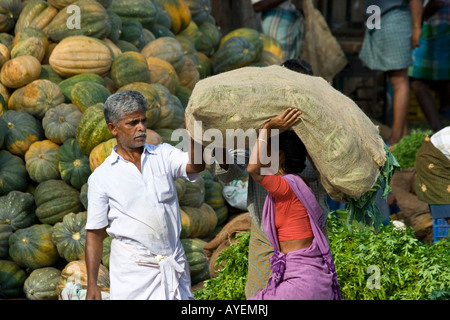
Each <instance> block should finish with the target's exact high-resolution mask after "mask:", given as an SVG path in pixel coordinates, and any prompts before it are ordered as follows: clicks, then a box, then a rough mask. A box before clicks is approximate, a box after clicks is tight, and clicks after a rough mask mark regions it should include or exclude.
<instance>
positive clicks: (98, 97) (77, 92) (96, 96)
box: [70, 81, 111, 113]
mask: <svg viewBox="0 0 450 320" xmlns="http://www.w3.org/2000/svg"><path fill="white" fill-rule="evenodd" d="M110 94H111V92H109V90H108V89H107V88H106V87H105V86H103V85H101V84H98V83H96V82H92V81H81V82H78V83H76V84H75V85H74V86H73V88H72V91H70V100H71V101H72V103H73V104H74V105H76V106H77V108H78V109H79V110H80V111H81V112H82V113H83V112H85V111H86V109H87V108H89V107H91V106H93V105H95V104H97V103H104V102H105V101H106V99H108V97H109V96H110Z"/></svg>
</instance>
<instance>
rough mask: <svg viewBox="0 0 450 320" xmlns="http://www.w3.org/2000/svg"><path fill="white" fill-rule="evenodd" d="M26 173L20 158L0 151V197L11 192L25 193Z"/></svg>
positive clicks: (26, 184)
mask: <svg viewBox="0 0 450 320" xmlns="http://www.w3.org/2000/svg"><path fill="white" fill-rule="evenodd" d="M27 186H28V173H27V170H26V168H25V162H24V161H23V159H22V158H20V157H18V156H16V155H13V154H12V153H10V152H8V151H6V150H0V196H3V195H6V194H8V193H9V192H11V191H14V190H17V191H25V190H26V189H27Z"/></svg>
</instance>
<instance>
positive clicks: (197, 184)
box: [179, 176, 205, 207]
mask: <svg viewBox="0 0 450 320" xmlns="http://www.w3.org/2000/svg"><path fill="white" fill-rule="evenodd" d="M204 201H205V181H204V180H203V178H202V176H199V177H198V179H197V180H195V181H194V182H191V181H189V180H186V190H185V191H184V194H183V197H181V199H180V201H179V202H180V206H187V207H200V206H201V205H202V203H203V202H204Z"/></svg>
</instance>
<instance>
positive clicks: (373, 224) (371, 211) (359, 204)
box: [341, 144, 400, 232]
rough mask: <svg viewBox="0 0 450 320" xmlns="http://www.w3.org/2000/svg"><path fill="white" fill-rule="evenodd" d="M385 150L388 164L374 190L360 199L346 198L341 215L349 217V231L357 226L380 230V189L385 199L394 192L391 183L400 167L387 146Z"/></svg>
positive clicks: (381, 172)
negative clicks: (377, 199) (378, 196)
mask: <svg viewBox="0 0 450 320" xmlns="http://www.w3.org/2000/svg"><path fill="white" fill-rule="evenodd" d="M384 149H385V151H386V162H385V163H384V165H383V167H382V168H381V170H380V174H379V176H378V178H377V181H376V182H375V184H374V186H373V187H372V189H370V190H369V191H367V192H366V193H365V194H363V195H362V196H359V197H354V198H351V197H349V196H346V200H347V208H346V209H344V210H341V211H343V212H341V213H344V214H346V216H347V228H348V230H349V231H351V230H352V229H353V226H355V225H357V226H358V227H364V226H368V227H369V228H372V229H373V230H374V231H375V232H378V231H379V229H380V226H381V223H382V216H381V212H380V209H379V208H378V206H377V204H376V202H375V199H376V196H377V193H378V192H379V190H380V189H381V190H382V197H383V198H386V197H387V195H388V194H389V193H390V192H391V191H392V188H391V186H390V185H389V183H390V181H391V179H392V176H393V174H394V172H395V170H396V169H398V168H399V167H400V165H399V163H398V162H397V160H396V158H395V157H394V156H393V154H392V153H391V152H390V151H389V149H388V148H387V146H386V144H385V145H384ZM355 221H356V223H355Z"/></svg>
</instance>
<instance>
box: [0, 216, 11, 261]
mask: <svg viewBox="0 0 450 320" xmlns="http://www.w3.org/2000/svg"><path fill="white" fill-rule="evenodd" d="M13 232H14V230H13V228H12V226H11V225H10V224H9V223H7V222H6V221H4V220H0V259H5V258H8V256H9V242H8V240H9V237H10V236H11V235H12V234H13Z"/></svg>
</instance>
